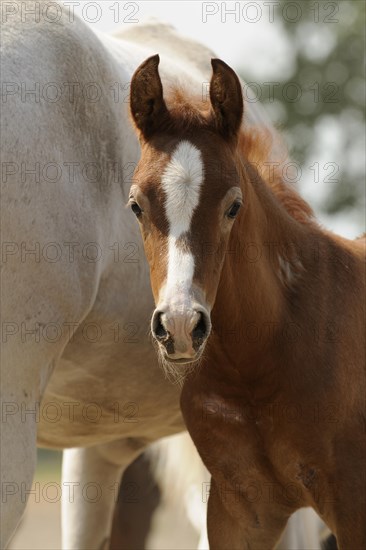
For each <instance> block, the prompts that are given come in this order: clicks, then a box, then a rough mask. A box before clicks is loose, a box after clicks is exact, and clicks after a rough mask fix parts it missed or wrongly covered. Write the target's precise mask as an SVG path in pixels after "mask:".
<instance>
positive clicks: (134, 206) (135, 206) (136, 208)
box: [131, 202, 142, 218]
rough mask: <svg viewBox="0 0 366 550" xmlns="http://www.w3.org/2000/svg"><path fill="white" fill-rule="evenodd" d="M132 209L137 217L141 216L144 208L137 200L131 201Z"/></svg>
mask: <svg viewBox="0 0 366 550" xmlns="http://www.w3.org/2000/svg"><path fill="white" fill-rule="evenodd" d="M131 210H132V212H133V213H134V214H135V216H136V217H137V218H139V217H140V216H141V214H142V210H141V208H140V207H139V205H138V204H137V202H132V203H131Z"/></svg>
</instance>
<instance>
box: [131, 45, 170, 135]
mask: <svg viewBox="0 0 366 550" xmlns="http://www.w3.org/2000/svg"><path fill="white" fill-rule="evenodd" d="M159 62H160V58H159V55H153V56H152V57H149V58H148V59H146V61H144V62H143V63H142V64H141V65H140V66H139V67H138V68H137V69H136V72H135V74H134V75H133V77H132V81H131V94H130V109H131V114H132V117H133V120H134V121H135V124H136V126H137V128H138V129H139V130H140V131H141V133H142V136H143V137H144V138H145V139H149V138H150V137H151V136H152V135H153V134H154V132H155V131H156V130H157V129H158V127H159V125H161V124H162V121H163V119H164V118H165V117H166V116H167V115H168V109H167V107H166V105H165V101H164V98H163V85H162V83H161V80H160V75H159V71H158V66H159Z"/></svg>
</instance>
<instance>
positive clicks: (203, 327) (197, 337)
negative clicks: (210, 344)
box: [192, 313, 208, 342]
mask: <svg viewBox="0 0 366 550" xmlns="http://www.w3.org/2000/svg"><path fill="white" fill-rule="evenodd" d="M199 315H200V318H199V320H198V322H197V324H196V326H195V327H194V329H193V330H192V339H193V340H194V341H198V342H202V341H203V340H204V339H205V338H206V335H207V332H208V331H207V323H206V319H205V316H204V315H203V313H200V314H199Z"/></svg>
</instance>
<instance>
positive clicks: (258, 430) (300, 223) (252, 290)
mask: <svg viewBox="0 0 366 550" xmlns="http://www.w3.org/2000/svg"><path fill="white" fill-rule="evenodd" d="M214 71H215V67H214ZM227 71H228V72H227V74H226V75H225V69H224V70H223V73H222V76H223V78H222V79H221V80H220V86H222V87H223V89H222V90H219V91H217V89H216V88H217V87H216V88H215V90H216V92H215V93H217V97H216V98H214V99H213V98H212V97H211V101H213V102H214V101H216V100H219V99H220V98H221V97H230V102H229V103H228V104H227V103H223V104H222V106H221V107H222V116H223V117H226V120H227V121H229V122H228V124H231V125H232V127H231V130H232V131H231V132H230V131H229V132H227V128H226V129H225V132H224V133H223V131H222V129H221V128H220V125H216V126H215V121H214V115H213V110H208V109H207V106H205V111H202V110H201V109H200V106H199V103H197V102H194V103H190V100H188V103H189V104H188V103H187V101H186V100H185V99H184V97H183V95H182V93H181V92H175V93H174V95H172V96H171V97H170V100H169V99H168V101H167V105H168V109H167V112H168V113H169V114H168V115H167V119H166V120H165V121H164V126H163V127H162V128H161V127H160V128H159V130H157V132H156V133H155V134H154V135H149V136H148V138H147V139H145V141H144V146H143V154H142V159H141V165H140V166H141V170H140V169H139V178H140V179H139V187H140V188H141V189H142V190H143V192H144V193H145V194H149V193H150V196H151V197H152V196H153V195H152V190H153V189H155V190H156V189H158V188H159V182H160V180H159V177H157V176H155V178H153V179H151V180H150V181H149V182H147V181H146V179H145V178H144V174H146V173H150V172H151V171H153V169H154V167H155V168H156V167H157V166H158V170H155V173H156V174H160V173H161V169H160V168H159V162H161V155H163V156H164V155H169V151H171V150H172V148H173V147H174V146H175V144H176V143H177V142H179V141H180V140H181V139H190V140H191V141H192V142H193V143H194V144H195V145H196V146H197V147H199V148H200V150H201V152H202V155H203V158H204V162H205V164H206V165H207V166H209V163H210V161H211V162H219V165H220V170H221V171H220V173H218V172H217V171H216V170H215V169H212V170H210V172H208V173H207V174H206V180H207V181H205V183H204V186H203V188H202V190H201V200H200V204H199V206H198V207H197V210H196V211H195V213H194V216H193V218H192V224H191V230H190V234H189V235H187V237H186V245H187V246H189V247H190V249H191V251H192V253H193V254H194V256H195V259H196V270H195V275H194V279H195V284H196V285H197V286H199V287H200V288H201V289H202V292H203V293H204V294H205V296H206V298H207V300H208V302H209V303H210V304H211V305H212V306H213V309H212V315H211V317H212V319H211V320H212V326H213V330H212V334H211V336H210V339H209V341H208V344H207V347H206V350H205V356H204V359H203V361H202V363H201V368H199V369H197V370H196V372H195V373H194V374H193V375H191V376H188V377H187V379H186V380H185V384H184V387H183V391H182V397H181V406H182V411H183V414H184V417H185V420H186V424H187V428H188V430H189V432H190V434H191V436H192V438H193V440H194V442H195V444H196V446H197V449H198V451H199V453H200V455H201V457H202V459H203V461H204V463H205V465H206V466H207V468H208V469H209V471H210V473H211V475H212V486H211V494H210V498H209V506H208V534H209V541H210V547H211V548H213V549H219V550H221V549H225V548H232V549H249V548H250V549H258V550H264V549H269V548H273V547H274V546H275V544H276V542H277V541H278V539H279V537H280V535H281V533H282V531H283V529H284V527H285V525H286V522H287V520H288V518H289V517H290V515H291V514H292V513H293V512H294V511H295V510H297V509H298V508H301V507H303V506H312V507H313V508H314V509H315V510H316V511H317V513H318V514H319V515H320V516H321V517H322V518H323V519H324V521H325V522H326V523H327V525H328V526H329V527H330V529H331V530H332V531H333V533H334V534H335V535H336V537H337V543H338V546H339V548H340V549H341V550H348V549H352V550H353V549H361V548H365V547H366V522H365V506H366V502H365V495H366V468H365V456H366V446H365V427H366V414H365V391H366V385H365V264H364V257H365V254H364V242H363V241H362V240H355V241H349V240H347V239H343V238H341V237H338V236H336V235H333V234H332V233H330V232H327V231H325V230H323V229H322V228H321V227H320V226H319V225H318V224H317V223H316V221H315V220H314V219H313V215H312V210H311V208H310V207H309V205H307V203H306V202H305V201H303V199H301V198H300V197H299V195H298V194H297V193H296V192H295V191H294V190H293V189H291V188H290V187H289V186H287V185H286V183H285V182H284V181H283V180H282V179H281V172H280V171H277V172H276V173H275V177H274V178H273V181H269V180H268V179H267V180H266V179H265V175H264V173H263V171H262V170H261V166H263V164H264V161H265V160H266V159H267V158H268V154H269V150H270V143H269V137H268V136H267V135H266V133H258V134H254V133H253V132H252V131H250V132H247V133H243V132H241V133H240V134H239V135H238V133H235V128H237V127H238V126H237V123H238V118H236V119H235V116H234V117H233V116H229V115H230V113H228V110H229V109H230V105H231V104H234V107H233V112H232V113H231V115H232V114H233V113H235V112H236V113H238V112H239V111H240V109H238V108H237V102H239V101H242V98H241V94H240V93H238V92H237V89H238V88H237V85H236V84H235V85H233V78H232V71H231V70H230V69H229V68H227ZM230 71H231V72H230ZM214 76H215V75H214ZM213 78H214V77H213ZM227 86H229V87H230V86H231V88H230V93H229V95H228V96H226V95H225V93H224V92H225V89H226V88H225V87H227ZM133 92H134V90H133V88H132V93H133ZM172 101H173V102H174V105H172V104H171V102H172ZM168 119H169V124H168V125H167V120H168ZM145 137H146V136H145ZM153 159H155V162H152V161H153ZM234 180H235V181H234ZM233 182H234V183H235V184H236V185H240V187H241V190H242V194H243V202H244V205H243V207H242V209H241V211H240V213H239V215H238V217H237V219H236V221H235V223H234V224H233V225H232V226H229V225H225V224H227V222H226V221H223V219H224V218H225V216H224V212H225V208H227V206H228V205H225V204H224V202H223V201H225V197H227V193H228V191H229V190H230V189H231V188H232V187H233V184H234V183H233ZM154 197H155V198H154V199H153V201H152V202H154V204H153V207H152V206H151V205H150V206H151V207H152V208H154V214H152V215H151V216H150V218H149V222H148V223H149V224H152V225H153V226H154V227H155V228H156V226H157V224H158V217H159V212H160V213H161V211H162V209H163V201H164V199H163V198H161V197H160V199H159V197H158V194H157V193H156V194H155V195H154ZM220 220H221V221H220ZM151 235H152V233H151V232H149V236H147V234H146V235H145V248H146V249H147V250H150V255H151V248H152V247H153V246H154V243H156V242H159V239H163V238H164V236H163V235H162V233H161V232H159V231H158V230H156V231H155V232H154V233H153V236H151ZM146 241H149V242H148V244H147V246H146ZM202 244H206V245H207V244H208V245H210V251H209V252H208V253H207V254H203V253H202ZM248 247H252V248H254V249H255V250H256V251H257V252H258V255H257V258H256V259H255V261H252V260H251V259H250V258H249V259H248V256H247V255H246V253H245V251H246V250H247V249H248ZM148 257H149V254H148ZM163 279H164V272H163V268H162V267H160V269H159V267H158V269H157V273H153V272H152V274H151V280H152V285H153V288H154V287H155V288H158V287H159V285H160V284H162V281H163Z"/></svg>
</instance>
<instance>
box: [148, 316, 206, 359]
mask: <svg viewBox="0 0 366 550" xmlns="http://www.w3.org/2000/svg"><path fill="white" fill-rule="evenodd" d="M151 331H152V334H153V337H154V338H155V339H156V340H157V341H158V342H159V344H160V346H161V347H162V349H163V354H164V356H165V359H167V360H168V361H171V362H176V363H191V362H192V361H196V360H197V359H198V358H199V357H200V355H201V353H202V351H203V348H204V345H205V343H206V340H207V338H208V336H209V334H210V331H211V320H210V315H209V313H208V311H207V310H206V309H205V308H204V307H202V306H197V307H193V308H189V309H186V308H184V309H183V308H182V310H179V309H176V308H174V309H171V308H169V306H166V307H162V308H157V309H156V310H155V311H154V314H153V317H152V320H151Z"/></svg>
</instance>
